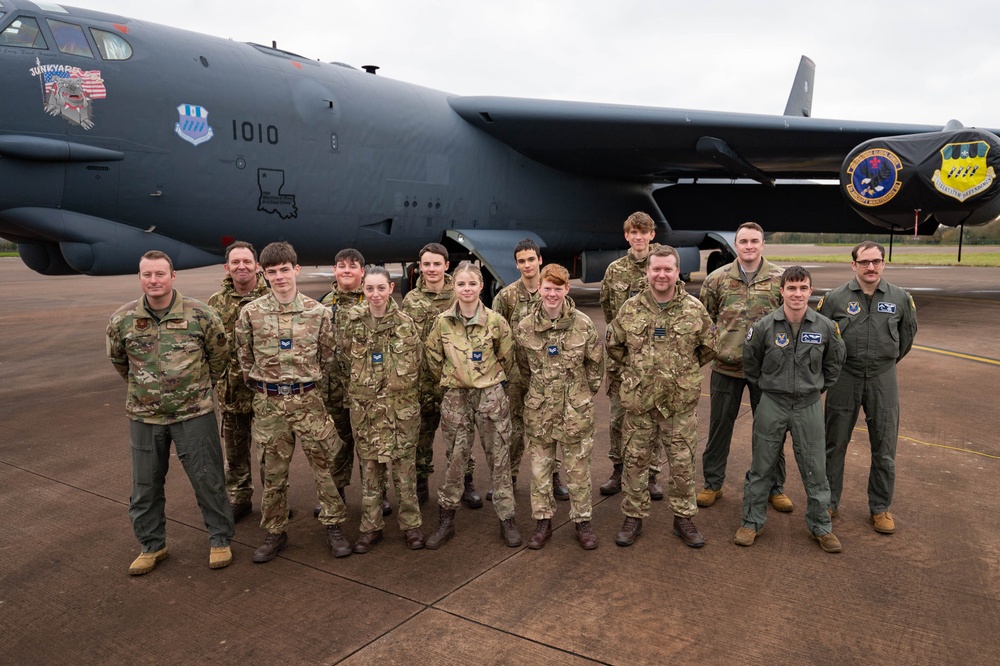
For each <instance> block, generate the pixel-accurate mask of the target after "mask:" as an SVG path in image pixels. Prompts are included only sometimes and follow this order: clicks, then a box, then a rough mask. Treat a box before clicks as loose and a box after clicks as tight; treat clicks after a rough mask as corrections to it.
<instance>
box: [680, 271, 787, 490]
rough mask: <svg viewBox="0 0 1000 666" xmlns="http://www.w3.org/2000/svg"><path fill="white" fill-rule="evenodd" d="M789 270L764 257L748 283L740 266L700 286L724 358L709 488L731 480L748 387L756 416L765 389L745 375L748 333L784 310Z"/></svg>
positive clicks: (715, 365) (707, 460) (716, 384)
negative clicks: (732, 448)
mask: <svg viewBox="0 0 1000 666" xmlns="http://www.w3.org/2000/svg"><path fill="white" fill-rule="evenodd" d="M784 272H785V269H783V268H781V267H780V266H775V265H774V264H772V263H771V262H769V261H768V260H767V259H764V258H763V257H761V260H760V266H759V267H758V268H757V272H756V273H755V274H754V275H753V276H752V277H750V278H749V279H748V276H747V274H746V273H744V272H743V270H742V268H741V267H740V263H739V262H738V261H734V262H732V263H731V264H726V265H725V266H722V267H721V268H718V269H716V270H714V271H712V273H711V274H710V275H709V276H708V277H707V278H705V282H704V284H702V286H701V294H700V298H701V302H702V303H703V304H704V305H705V309H706V310H708V315H709V316H710V317H711V318H712V321H714V322H715V324H716V326H717V327H718V331H719V355H718V356H716V357H715V360H714V361H713V362H712V389H711V414H710V415H709V424H708V443H707V444H706V445H705V452H704V453H703V454H702V456H701V463H702V472H703V473H704V475H705V487H706V488H710V489H712V490H720V489H721V488H722V484H723V483H725V481H726V462H727V460H728V459H729V446H730V444H731V443H732V440H733V426H734V424H735V423H736V417H737V416H738V414H739V411H740V403H741V401H742V399H743V387H744V386H745V387H746V388H747V390H748V391H749V393H750V410H751V412H756V411H757V403H759V402H760V388H759V387H758V386H757V385H756V384H753V383H751V382H748V381H747V380H746V376H745V375H744V374H743V342H744V340H746V337H747V329H748V328H749V327H750V326H752V325H753V324H754V323H756V322H757V320H759V319H760V318H761V317H763V316H764V315H766V314H768V313H770V312H773V311H774V309H775V308H776V307H778V306H779V305H781V274H782V273H784ZM784 492H785V454H784V452H780V453H779V455H778V462H777V465H776V466H775V470H774V481H773V483H772V486H771V494H772V495H780V494H783V493H784Z"/></svg>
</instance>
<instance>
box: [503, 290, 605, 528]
mask: <svg viewBox="0 0 1000 666" xmlns="http://www.w3.org/2000/svg"><path fill="white" fill-rule="evenodd" d="M514 339H515V341H516V343H517V360H518V367H519V368H520V374H521V379H522V382H524V383H526V384H527V390H526V393H525V396H524V404H525V406H526V407H527V409H526V410H525V415H524V418H525V431H526V433H527V435H528V451H529V454H530V455H531V474H532V478H531V513H532V517H533V518H535V519H536V520H542V519H546V518H552V517H553V516H555V513H556V504H555V500H554V499H553V497H552V473H553V472H554V471H555V466H556V444H561V445H562V447H563V468H564V469H565V470H566V477H567V485H568V487H569V499H570V511H569V516H570V520H572V521H573V522H574V523H580V522H584V521H588V520H590V518H591V496H590V487H591V482H590V453H591V451H592V450H593V448H594V394H595V393H597V391H599V390H600V388H601V382H602V380H603V379H604V348H603V346H602V345H601V341H600V339H599V338H598V337H597V329H596V328H595V327H594V322H592V321H591V320H590V318H589V317H588V316H587V315H585V314H583V313H582V312H580V311H579V310H577V309H576V308H575V307H574V306H573V303H572V302H571V301H569V300H568V299H567V300H566V302H565V303H564V304H563V309H562V312H561V313H560V315H559V317H558V318H557V319H555V320H552V319H549V315H548V313H547V312H546V311H545V309H544V308H543V307H542V304H541V302H539V303H537V304H536V305H535V307H534V308H533V309H532V310H531V312H529V313H528V315H527V316H525V317H524V318H523V319H521V323H520V324H519V325H518V327H517V331H516V333H515V336H514Z"/></svg>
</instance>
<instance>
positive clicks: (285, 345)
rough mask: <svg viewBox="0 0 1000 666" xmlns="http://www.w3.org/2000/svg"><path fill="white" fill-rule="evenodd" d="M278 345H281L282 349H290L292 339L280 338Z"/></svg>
mask: <svg viewBox="0 0 1000 666" xmlns="http://www.w3.org/2000/svg"><path fill="white" fill-rule="evenodd" d="M279 346H280V347H281V348H282V349H291V348H292V341H291V340H282V341H281V342H280V343H279Z"/></svg>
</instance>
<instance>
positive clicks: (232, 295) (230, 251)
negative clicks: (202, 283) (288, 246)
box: [208, 241, 268, 522]
mask: <svg viewBox="0 0 1000 666" xmlns="http://www.w3.org/2000/svg"><path fill="white" fill-rule="evenodd" d="M223 266H224V267H225V270H226V277H225V278H224V279H223V280H222V289H220V290H219V291H217V292H215V293H214V294H212V296H211V297H210V298H209V299H208V304H209V305H210V306H211V307H212V308H214V309H215V311H216V312H217V313H219V317H220V318H221V319H222V325H223V326H225V327H226V337H227V338H228V339H229V363H228V364H227V365H226V372H225V373H223V375H222V378H221V379H220V380H219V383H218V384H216V385H215V391H216V396H217V397H218V400H219V411H221V412H222V441H223V444H224V446H225V453H226V492H227V493H228V494H229V504H230V506H231V507H232V510H233V520H235V521H236V522H239V520H240V518H242V517H243V516H246V515H247V514H249V513H250V511H251V510H252V508H253V505H252V503H251V501H250V500H251V498H252V497H253V483H252V479H251V478H250V421H251V419H252V418H253V409H252V403H253V391H252V390H251V389H250V387H249V386H247V383H246V382H245V381H243V371H242V370H241V369H240V362H239V359H238V358H237V357H236V341H235V339H234V335H235V330H236V320H237V319H238V318H239V315H240V310H241V309H242V308H243V306H244V305H246V304H247V303H249V302H250V301H253V300H256V299H258V298H260V297H261V296H264V295H266V294H267V292H268V286H267V281H266V280H264V276H263V275H261V274H260V266H259V265H258V264H257V251H256V250H255V249H254V248H253V245H251V244H250V243H245V242H243V241H235V242H233V243H231V244H230V245H229V247H227V248H226V261H225V263H224V264H223Z"/></svg>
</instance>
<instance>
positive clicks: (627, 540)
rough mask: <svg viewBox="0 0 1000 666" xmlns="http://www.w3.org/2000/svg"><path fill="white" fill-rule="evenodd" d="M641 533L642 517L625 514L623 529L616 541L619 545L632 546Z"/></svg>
mask: <svg viewBox="0 0 1000 666" xmlns="http://www.w3.org/2000/svg"><path fill="white" fill-rule="evenodd" d="M640 534H642V518H633V517H632V516H625V522H624V523H622V529H621V531H619V532H618V536H617V537H615V543H616V544H618V545H619V546H631V545H632V544H634V543H635V540H636V537H638V536H639V535H640Z"/></svg>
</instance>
